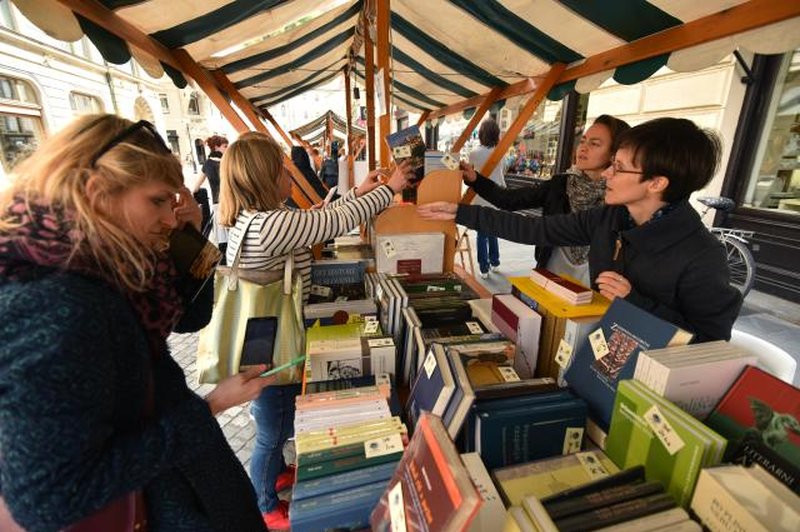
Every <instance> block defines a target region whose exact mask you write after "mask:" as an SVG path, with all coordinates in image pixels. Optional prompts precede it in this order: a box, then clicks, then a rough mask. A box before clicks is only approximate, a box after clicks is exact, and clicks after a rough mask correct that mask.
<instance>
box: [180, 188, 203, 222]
mask: <svg viewBox="0 0 800 532" xmlns="http://www.w3.org/2000/svg"><path fill="white" fill-rule="evenodd" d="M173 211H174V213H175V220H177V222H178V227H183V226H184V225H186V224H187V223H190V224H192V225H193V226H194V228H195V229H197V230H198V231H200V224H201V223H202V222H203V212H202V211H201V210H200V205H198V204H197V202H196V201H195V200H194V196H192V193H191V192H190V191H189V189H188V188H186V187H181V188H180V190H179V191H178V200H177V201H176V202H175V208H174V209H173Z"/></svg>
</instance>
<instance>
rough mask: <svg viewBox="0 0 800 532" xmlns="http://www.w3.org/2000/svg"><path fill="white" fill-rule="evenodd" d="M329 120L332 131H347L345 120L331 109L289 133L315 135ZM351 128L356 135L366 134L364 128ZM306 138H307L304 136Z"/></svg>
mask: <svg viewBox="0 0 800 532" xmlns="http://www.w3.org/2000/svg"><path fill="white" fill-rule="evenodd" d="M329 120H330V123H331V126H332V129H333V132H334V133H347V122H345V119H344V118H342V117H341V116H339V115H337V114H336V113H334V112H333V111H328V112H327V113H324V114H322V115H320V116H318V117H317V118H315V119H314V120H311V121H310V122H308V123H306V124H303V125H302V126H300V127H296V128H294V129H292V130H291V131H289V133H290V134H293V135H297V136H299V137H303V138H306V137H310V136H311V135H313V136H316V135H317V134H318V133H319V131H320V130H322V131H324V130H325V129H326V128H327V127H328V121H329ZM351 129H352V133H353V134H354V135H356V136H361V137H363V136H364V135H366V134H367V132H366V130H365V129H363V128H360V127H358V126H352V128H351ZM340 137H341V138H345V137H344V136H343V135H340ZM306 140H308V139H307V138H306Z"/></svg>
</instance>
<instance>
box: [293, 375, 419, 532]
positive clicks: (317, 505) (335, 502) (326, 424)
mask: <svg viewBox="0 0 800 532" xmlns="http://www.w3.org/2000/svg"><path fill="white" fill-rule="evenodd" d="M389 393H390V391H389V386H388V385H387V384H380V385H373V386H366V387H358V388H349V389H343V390H334V391H328V392H319V393H314V394H306V395H302V396H299V397H297V399H296V413H295V448H296V452H297V482H296V483H295V487H294V489H293V491H292V507H291V511H290V514H289V518H290V523H291V527H292V530H294V531H296V532H297V531H299V532H304V531H308V532H312V531H314V532H316V531H319V530H323V529H328V528H345V529H350V528H356V529H357V528H363V527H366V526H368V520H369V514H370V511H371V509H372V508H373V507H374V506H375V504H376V503H377V502H378V497H379V496H380V494H381V493H382V492H383V491H384V489H385V488H386V484H387V481H388V480H389V478H390V477H391V476H392V474H393V473H394V471H395V468H396V466H397V463H398V461H399V460H400V458H401V456H402V454H403V449H404V447H405V445H406V444H407V443H408V431H407V429H406V426H405V425H404V424H403V423H402V422H401V421H400V418H398V417H393V416H391V413H390V410H389V406H388V403H387V398H388V396H389Z"/></svg>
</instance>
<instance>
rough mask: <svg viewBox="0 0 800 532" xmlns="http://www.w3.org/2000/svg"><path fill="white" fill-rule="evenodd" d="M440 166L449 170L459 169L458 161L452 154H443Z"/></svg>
mask: <svg viewBox="0 0 800 532" xmlns="http://www.w3.org/2000/svg"><path fill="white" fill-rule="evenodd" d="M442 164H443V165H445V166H446V167H447V168H449V169H450V170H458V167H459V164H458V159H457V158H456V157H455V156H453V154H452V153H445V154H444V156H442Z"/></svg>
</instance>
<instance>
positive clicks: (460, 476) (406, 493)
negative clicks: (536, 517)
mask: <svg viewBox="0 0 800 532" xmlns="http://www.w3.org/2000/svg"><path fill="white" fill-rule="evenodd" d="M480 506H481V496H480V495H479V494H478V491H477V490H476V488H475V486H474V485H473V483H472V481H471V480H470V477H469V473H468V472H467V470H466V468H465V467H464V464H463V462H462V461H461V457H460V456H459V454H458V452H457V451H456V448H455V446H454V445H453V442H452V440H451V439H450V437H449V436H448V434H447V429H445V427H444V425H443V424H442V422H441V420H440V419H439V418H438V417H436V416H432V415H430V414H424V415H423V416H422V417H421V418H420V420H419V423H418V424H417V428H416V430H415V431H414V436H413V437H412V438H411V442H410V443H409V445H408V448H407V449H406V452H405V453H404V454H403V458H402V459H401V460H400V464H399V465H398V467H397V469H396V470H395V474H394V475H393V476H392V479H391V480H390V481H389V486H388V488H387V490H386V491H384V492H383V495H382V496H381V497H380V501H379V502H378V504H377V506H375V509H374V510H373V511H372V515H371V516H370V525H371V527H372V530H373V531H374V532H388V531H389V530H391V529H392V517H391V515H392V512H393V511H394V512H400V513H401V514H402V515H403V516H404V518H405V524H406V530H408V531H409V532H423V531H424V532H440V531H442V532H444V531H447V532H456V531H461V530H464V529H466V528H467V527H468V526H469V525H470V523H471V522H472V520H473V519H474V518H475V516H476V514H477V513H478V510H479V508H480Z"/></svg>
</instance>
